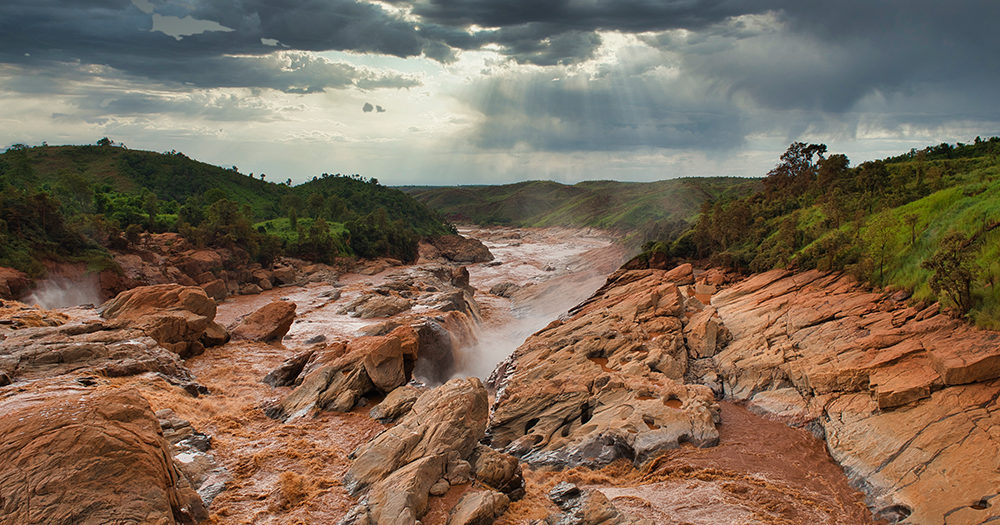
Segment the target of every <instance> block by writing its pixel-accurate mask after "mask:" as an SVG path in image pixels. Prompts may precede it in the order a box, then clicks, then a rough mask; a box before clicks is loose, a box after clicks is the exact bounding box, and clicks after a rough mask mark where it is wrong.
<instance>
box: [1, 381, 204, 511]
mask: <svg viewBox="0 0 1000 525" xmlns="http://www.w3.org/2000/svg"><path fill="white" fill-rule="evenodd" d="M3 405H7V406H3ZM0 407H2V408H0V435H2V436H3V440H2V441H0V494H2V495H3V498H2V501H0V509H2V511H3V512H2V515H3V517H4V520H5V521H7V520H9V522H10V523H114V522H132V523H176V522H181V523H195V522H198V521H201V520H203V519H205V518H207V517H208V515H207V512H206V510H205V507H204V506H203V504H202V501H201V500H200V498H199V497H198V495H197V494H196V493H195V492H194V491H193V490H192V489H191V488H190V487H189V486H186V483H185V480H184V478H183V477H182V476H181V475H179V473H178V471H177V469H176V468H175V466H174V463H173V461H172V460H171V455H170V452H169V451H168V445H167V443H166V442H165V441H164V439H163V438H162V437H161V436H160V434H159V430H160V429H159V426H158V424H157V420H156V418H155V417H154V415H153V412H152V410H150V408H149V403H147V402H146V400H145V399H143V398H142V397H141V396H139V395H138V393H136V392H135V391H132V390H115V391H109V392H98V393H94V394H79V393H70V394H66V395H62V396H56V397H47V398H45V399H40V400H39V399H37V398H36V399H35V400H26V401H25V402H22V403H19V400H18V398H17V397H16V396H15V397H14V398H8V399H6V400H4V401H3V402H0Z"/></svg>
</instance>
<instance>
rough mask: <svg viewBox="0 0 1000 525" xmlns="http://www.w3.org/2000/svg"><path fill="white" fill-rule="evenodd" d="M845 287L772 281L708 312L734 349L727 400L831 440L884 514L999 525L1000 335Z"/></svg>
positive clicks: (724, 294) (816, 280) (798, 277)
mask: <svg viewBox="0 0 1000 525" xmlns="http://www.w3.org/2000/svg"><path fill="white" fill-rule="evenodd" d="M899 299H900V297H894V296H893V295H892V294H890V293H883V292H872V291H868V290H866V289H864V288H862V287H861V286H859V285H858V284H857V283H855V282H854V281H853V280H852V279H850V278H849V277H846V276H844V275H842V274H836V273H832V274H831V273H822V272H816V271H812V272H805V273H797V274H795V273H790V272H786V271H772V272H768V273H764V274H759V275H754V276H752V277H750V278H748V279H745V280H743V281H741V282H739V283H736V284H735V285H733V286H731V287H730V288H727V289H725V290H723V291H721V292H719V293H718V294H716V295H715V296H714V297H713V298H712V306H713V307H714V308H716V309H717V310H718V315H719V317H720V319H721V321H722V322H723V323H724V325H725V326H726V327H727V328H728V330H729V331H730V332H731V333H732V336H733V338H734V339H733V341H732V342H731V343H730V344H729V345H728V346H727V347H726V348H725V349H723V350H722V351H720V352H718V353H717V354H716V355H715V356H714V357H713V358H712V360H713V362H714V364H715V365H716V369H715V373H717V375H718V376H719V377H720V378H721V381H722V382H723V387H724V389H725V393H726V395H727V396H729V397H732V398H735V399H741V400H747V401H748V403H749V406H750V408H751V409H752V410H755V411H757V412H760V413H765V414H771V415H774V416H776V417H781V418H782V419H784V420H786V421H789V422H791V423H792V424H796V425H800V426H806V427H808V428H812V429H813V430H814V431H815V432H817V433H819V434H821V435H822V434H825V436H826V439H827V445H828V448H829V450H830V453H831V454H832V456H833V457H834V458H835V459H836V460H837V461H838V462H840V463H841V465H843V466H844V468H845V471H846V472H847V473H848V475H849V476H850V477H851V479H852V480H853V481H854V482H855V483H856V484H857V485H858V486H860V487H862V488H863V489H864V490H865V491H866V492H867V494H868V495H869V497H870V503H871V505H872V507H873V509H875V511H876V512H877V513H879V514H880V515H882V516H883V517H885V518H887V519H890V520H893V521H895V520H900V521H905V522H907V523H982V522H985V521H989V520H990V519H997V518H998V517H1000V505H996V504H995V502H996V497H997V490H996V487H998V486H1000V463H997V462H996V461H995V458H993V456H990V458H992V459H988V460H984V459H983V456H982V451H984V450H998V449H1000V438H998V437H997V435H996V433H995V432H993V431H992V430H991V429H994V428H998V427H1000V410H998V409H997V404H996V400H997V398H998V397H1000V334H998V333H996V332H991V331H985V330H977V329H974V328H972V327H970V326H968V325H965V324H963V323H961V322H959V321H956V320H954V319H951V318H949V317H947V316H945V315H942V314H940V313H938V308H937V306H936V305H930V306H926V307H920V306H911V305H908V304H905V303H904V302H901V301H900V300H899Z"/></svg>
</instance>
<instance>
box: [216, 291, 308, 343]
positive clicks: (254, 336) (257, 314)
mask: <svg viewBox="0 0 1000 525" xmlns="http://www.w3.org/2000/svg"><path fill="white" fill-rule="evenodd" d="M293 321H295V303H293V302H290V301H274V302H271V303H269V304H266V305H264V306H262V307H260V308H259V309H257V310H256V311H254V312H253V313H251V314H250V315H248V316H246V317H244V318H243V319H242V320H241V321H239V322H238V323H236V325H235V326H233V327H232V329H231V330H230V331H229V333H230V336H231V337H232V338H233V339H237V340H248V341H264V342H271V341H280V340H281V338H282V337H284V336H285V334H287V333H288V329H289V328H291V326H292V322H293Z"/></svg>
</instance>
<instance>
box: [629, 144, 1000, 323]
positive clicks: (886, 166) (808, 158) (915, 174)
mask: <svg viewBox="0 0 1000 525" xmlns="http://www.w3.org/2000/svg"><path fill="white" fill-rule="evenodd" d="M825 150H826V147H825V146H822V145H806V144H801V143H796V144H793V145H792V146H791V147H790V148H789V150H788V151H787V152H786V153H785V155H783V156H782V160H781V163H779V164H778V166H777V167H776V168H775V169H773V170H771V172H770V173H768V175H767V177H766V178H765V180H764V184H763V186H762V188H761V189H760V190H759V191H758V192H756V193H754V194H752V195H749V196H746V197H743V198H736V199H725V198H723V199H717V200H715V201H714V202H713V203H712V204H711V205H709V206H707V207H706V210H705V212H704V213H703V214H702V215H701V216H700V217H699V219H698V221H697V222H696V223H695V224H694V226H693V227H692V228H691V229H690V230H688V231H687V232H684V233H682V234H680V235H674V236H668V237H665V238H664V239H663V241H662V242H658V243H650V244H648V245H647V246H646V248H647V251H646V253H644V254H643V255H641V256H640V257H639V259H643V258H645V260H650V258H651V256H652V255H653V254H654V253H656V252H659V253H660V254H661V255H666V256H673V257H683V258H710V259H711V260H712V261H713V262H714V263H716V264H720V265H728V266H731V267H733V268H736V269H739V270H743V271H764V270H769V269H772V268H778V267H790V268H799V269H811V268H818V269H821V270H846V271H849V272H851V273H852V274H854V275H855V276H856V277H858V278H859V279H862V280H866V281H869V282H871V283H872V284H875V285H879V286H889V287H893V288H898V289H903V290H907V291H909V292H911V293H912V294H913V297H914V298H916V299H918V300H935V301H941V302H942V303H943V304H944V305H946V306H947V307H950V308H953V309H954V311H955V312H956V313H958V314H960V315H965V316H967V317H968V318H969V319H970V320H971V321H973V322H975V323H976V324H978V325H980V326H984V327H991V328H1000V291H998V286H997V285H998V281H1000V138H997V137H994V138H991V139H988V140H981V139H978V138H977V139H976V141H975V142H974V143H973V144H961V143H959V144H957V145H950V144H941V145H938V146H932V147H928V148H925V149H923V150H919V151H918V150H912V151H910V152H908V153H906V154H903V155H900V156H897V157H891V158H887V159H883V160H879V161H872V162H865V163H863V164H861V165H859V166H856V167H850V166H849V164H848V160H847V158H846V157H845V156H843V155H829V156H825V155H824V153H825Z"/></svg>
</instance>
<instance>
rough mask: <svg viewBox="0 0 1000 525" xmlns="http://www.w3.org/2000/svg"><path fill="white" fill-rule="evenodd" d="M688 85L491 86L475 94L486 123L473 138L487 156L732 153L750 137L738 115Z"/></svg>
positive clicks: (605, 77) (541, 80)
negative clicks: (507, 152) (515, 151)
mask: <svg viewBox="0 0 1000 525" xmlns="http://www.w3.org/2000/svg"><path fill="white" fill-rule="evenodd" d="M684 84H685V83H684V81H683V80H676V79H669V78H665V77H663V76H660V75H648V76H641V77H631V76H629V75H628V73H627V70H626V69H623V68H615V69H613V70H609V71H604V72H603V74H602V75H601V76H598V77H590V76H587V75H585V74H580V75H573V76H568V77H565V78H562V79H559V80H555V81H554V80H553V78H552V76H551V75H547V74H544V73H526V74H521V75H512V76H507V77H498V78H490V79H486V80H483V81H482V82H481V83H479V84H477V85H474V86H473V87H472V88H471V89H470V95H469V98H470V101H471V102H470V105H471V106H472V107H473V108H474V109H475V110H477V111H478V112H480V113H481V114H483V115H484V117H486V118H485V119H484V120H483V123H482V124H481V125H480V126H478V127H477V128H476V130H475V132H474V133H473V134H472V135H471V140H472V141H473V143H474V145H475V146H477V147H479V148H485V149H509V148H513V147H518V146H520V147H526V148H529V149H532V150H540V151H588V150H589V151H593V150H604V151H619V150H636V149H644V148H668V149H699V150H716V149H729V148H734V147H737V146H738V145H740V144H741V143H742V141H743V135H744V132H745V129H743V127H742V123H741V117H740V114H739V112H738V110H737V108H735V107H733V106H732V105H730V104H728V103H727V102H726V100H725V99H724V98H722V97H717V96H712V94H711V93H699V92H694V91H692V90H691V89H690V86H686V85H684Z"/></svg>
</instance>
